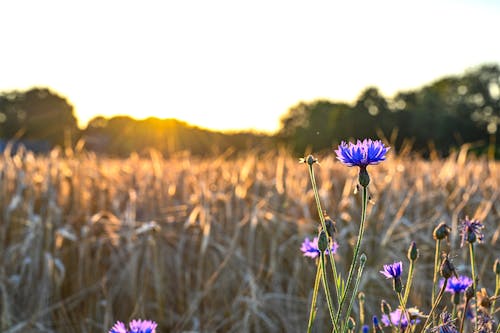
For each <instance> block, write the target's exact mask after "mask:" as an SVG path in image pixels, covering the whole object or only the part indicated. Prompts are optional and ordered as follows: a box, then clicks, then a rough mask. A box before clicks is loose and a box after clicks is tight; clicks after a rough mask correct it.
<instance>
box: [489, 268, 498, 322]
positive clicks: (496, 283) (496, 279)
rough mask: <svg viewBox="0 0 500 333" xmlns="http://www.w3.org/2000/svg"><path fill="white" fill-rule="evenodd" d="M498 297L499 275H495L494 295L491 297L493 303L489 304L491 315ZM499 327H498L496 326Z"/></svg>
mask: <svg viewBox="0 0 500 333" xmlns="http://www.w3.org/2000/svg"><path fill="white" fill-rule="evenodd" d="M499 295H500V274H495V295H494V296H493V301H492V302H491V313H495V304H496V302H497V298H498V296H499ZM498 327H500V325H498Z"/></svg>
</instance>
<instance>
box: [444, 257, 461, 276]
mask: <svg viewBox="0 0 500 333" xmlns="http://www.w3.org/2000/svg"><path fill="white" fill-rule="evenodd" d="M443 258H444V259H443V262H442V263H441V269H440V273H441V276H442V277H444V278H445V279H449V278H451V277H452V275H455V277H457V272H456V271H455V266H454V265H453V263H452V262H451V261H450V259H449V258H448V255H446V254H445V255H444V256H443ZM457 278H458V277H457Z"/></svg>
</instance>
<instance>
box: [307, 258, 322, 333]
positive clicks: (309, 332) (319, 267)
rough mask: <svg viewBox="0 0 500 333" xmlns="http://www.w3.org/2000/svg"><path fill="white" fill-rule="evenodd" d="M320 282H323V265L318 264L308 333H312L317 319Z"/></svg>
mask: <svg viewBox="0 0 500 333" xmlns="http://www.w3.org/2000/svg"><path fill="white" fill-rule="evenodd" d="M320 280H321V265H319V264H318V265H317V268H316V279H315V280H314V289H313V295H312V300H311V311H310V312H309V322H308V323H307V333H311V329H312V325H313V322H314V318H315V317H316V311H317V307H316V302H317V300H318V289H319V282H320Z"/></svg>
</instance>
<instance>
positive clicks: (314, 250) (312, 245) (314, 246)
mask: <svg viewBox="0 0 500 333" xmlns="http://www.w3.org/2000/svg"><path fill="white" fill-rule="evenodd" d="M338 247H339V245H338V244H337V242H335V241H334V242H333V243H332V245H331V247H330V251H325V254H329V253H330V252H331V253H335V252H336V251H337V248H338ZM300 250H301V251H302V253H303V254H304V256H305V257H309V258H312V259H315V258H317V257H319V255H320V253H321V251H320V250H319V248H318V237H314V238H313V240H312V241H311V240H309V237H306V238H305V239H304V241H303V242H302V246H301V247H300Z"/></svg>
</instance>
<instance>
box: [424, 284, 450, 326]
mask: <svg viewBox="0 0 500 333" xmlns="http://www.w3.org/2000/svg"><path fill="white" fill-rule="evenodd" d="M447 283H448V278H445V279H444V283H443V286H442V287H441V290H440V291H439V294H438V295H437V297H436V300H435V302H434V303H433V304H432V309H431V312H429V315H428V316H427V319H426V320H425V323H424V326H422V330H421V331H420V333H424V332H425V330H426V328H427V325H428V324H429V320H430V318H431V316H433V315H434V311H435V310H436V308H437V306H438V305H439V303H440V302H441V298H443V294H444V290H445V289H446V284H447Z"/></svg>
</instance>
